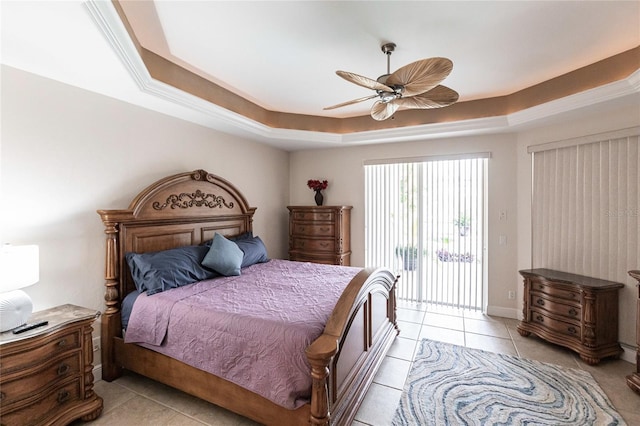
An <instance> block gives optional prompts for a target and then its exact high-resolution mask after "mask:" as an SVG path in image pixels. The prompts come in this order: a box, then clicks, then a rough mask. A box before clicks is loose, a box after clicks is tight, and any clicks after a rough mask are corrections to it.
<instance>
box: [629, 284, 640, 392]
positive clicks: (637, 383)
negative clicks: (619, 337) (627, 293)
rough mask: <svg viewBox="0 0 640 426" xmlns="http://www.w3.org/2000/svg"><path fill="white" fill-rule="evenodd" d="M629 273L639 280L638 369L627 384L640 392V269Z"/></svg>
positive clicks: (637, 316)
mask: <svg viewBox="0 0 640 426" xmlns="http://www.w3.org/2000/svg"><path fill="white" fill-rule="evenodd" d="M629 275H631V276H632V277H633V278H635V279H636V280H637V281H638V286H637V287H638V310H637V312H636V345H637V346H636V371H635V372H634V373H631V374H630V375H628V376H627V384H628V385H629V387H630V388H631V389H633V390H634V391H636V392H637V393H640V271H629Z"/></svg>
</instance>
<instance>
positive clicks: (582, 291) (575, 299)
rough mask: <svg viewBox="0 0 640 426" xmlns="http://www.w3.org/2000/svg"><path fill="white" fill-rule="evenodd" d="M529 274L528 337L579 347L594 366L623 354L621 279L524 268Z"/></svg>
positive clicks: (524, 324) (524, 331) (524, 326)
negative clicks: (619, 322) (531, 335)
mask: <svg viewBox="0 0 640 426" xmlns="http://www.w3.org/2000/svg"><path fill="white" fill-rule="evenodd" d="M520 275H522V277H523V278H524V304H523V309H522V314H523V319H522V321H521V322H520V323H519V324H518V332H519V333H520V334H521V335H522V336H528V335H530V334H532V333H533V334H535V335H536V336H538V337H540V338H542V339H545V340H547V341H549V342H553V343H556V344H558V345H562V346H565V347H567V348H569V349H572V350H574V351H576V352H577V353H578V354H579V355H580V358H581V359H582V360H583V361H585V362H586V363H588V364H597V363H599V362H600V360H601V359H602V358H605V357H608V356H614V357H618V356H620V354H621V353H622V348H621V347H620V344H619V343H618V290H619V289H621V288H622V287H624V285H623V284H621V283H616V282H613V281H606V280H599V279H595V278H590V277H585V276H582V275H575V274H569V273H566V272H560V271H554V270H551V269H527V270H522V271H520Z"/></svg>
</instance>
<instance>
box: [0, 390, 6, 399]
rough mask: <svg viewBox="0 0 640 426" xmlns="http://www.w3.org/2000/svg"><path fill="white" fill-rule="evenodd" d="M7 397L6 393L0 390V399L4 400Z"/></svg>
mask: <svg viewBox="0 0 640 426" xmlns="http://www.w3.org/2000/svg"><path fill="white" fill-rule="evenodd" d="M6 397H7V395H5V393H4V392H0V401H4V399H5V398H6Z"/></svg>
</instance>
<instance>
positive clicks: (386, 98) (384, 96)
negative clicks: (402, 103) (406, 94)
mask: <svg viewBox="0 0 640 426" xmlns="http://www.w3.org/2000/svg"><path fill="white" fill-rule="evenodd" d="M379 95H380V100H381V101H382V102H384V103H385V104H386V103H389V102H391V101H393V100H394V99H398V98H399V97H400V94H398V93H396V92H381V93H379Z"/></svg>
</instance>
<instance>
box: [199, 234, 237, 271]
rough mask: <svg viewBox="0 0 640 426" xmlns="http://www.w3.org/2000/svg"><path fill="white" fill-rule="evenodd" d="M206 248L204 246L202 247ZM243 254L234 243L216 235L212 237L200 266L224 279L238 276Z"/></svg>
mask: <svg viewBox="0 0 640 426" xmlns="http://www.w3.org/2000/svg"><path fill="white" fill-rule="evenodd" d="M204 247H205V248H206V246H204ZM243 257H244V254H243V253H242V250H240V249H239V248H238V246H237V245H236V243H234V242H233V241H230V240H228V239H226V238H225V237H223V236H222V235H220V234H218V233H217V232H216V234H215V235H214V236H213V241H212V242H211V247H210V248H209V252H208V253H207V254H206V256H205V257H204V259H203V260H202V265H204V266H207V267H209V268H211V269H213V270H214V271H216V272H218V273H219V274H221V275H224V276H225V277H228V276H231V275H240V268H241V266H242V259H243Z"/></svg>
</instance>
